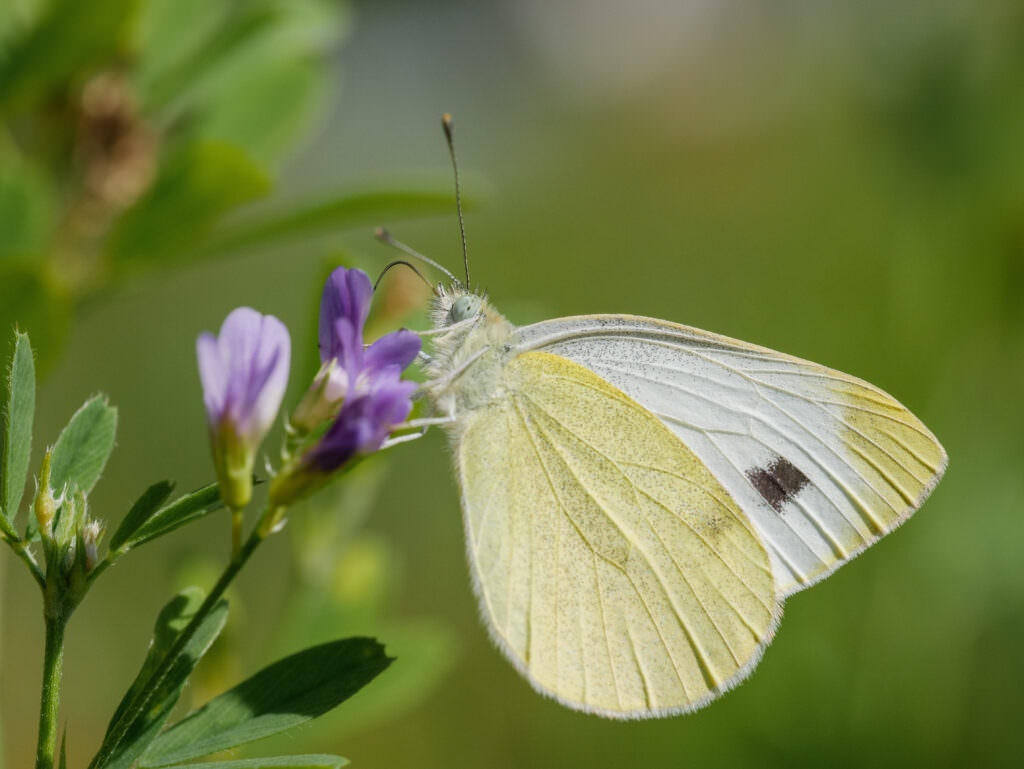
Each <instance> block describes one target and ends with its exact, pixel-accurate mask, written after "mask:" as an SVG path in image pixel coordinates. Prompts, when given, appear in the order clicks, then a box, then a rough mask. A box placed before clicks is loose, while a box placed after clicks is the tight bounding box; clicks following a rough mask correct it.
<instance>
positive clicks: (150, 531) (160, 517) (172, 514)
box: [118, 483, 224, 552]
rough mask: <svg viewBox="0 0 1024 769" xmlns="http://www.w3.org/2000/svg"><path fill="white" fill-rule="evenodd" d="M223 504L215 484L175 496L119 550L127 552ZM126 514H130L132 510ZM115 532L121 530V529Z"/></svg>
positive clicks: (123, 543)
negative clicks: (175, 497) (181, 495)
mask: <svg viewBox="0 0 1024 769" xmlns="http://www.w3.org/2000/svg"><path fill="white" fill-rule="evenodd" d="M158 485H159V484H158ZM146 493H147V494H148V493H149V492H148V491H147V492H146ZM143 496H145V495H143ZM140 501H141V500H140ZM222 507H224V502H223V501H221V498H220V487H219V486H218V485H217V484H216V483H211V484H210V485H209V486H203V487H202V488H201V489H196V490H195V491H193V492H190V493H189V494H186V495H185V496H183V497H178V499H176V500H174V501H173V502H171V504H169V505H165V506H164V507H161V508H160V509H159V510H157V511H156V512H155V513H153V514H152V515H151V516H150V517H149V518H148V519H147V520H146V521H145V522H144V523H142V525H140V526H139V527H138V528H137V529H135V531H134V532H132V534H131V536H129V537H128V538H127V539H125V541H124V542H122V543H121V545H120V550H121V551H122V552H127V551H128V550H130V549H131V548H133V547H136V546H138V545H141V544H142V543H143V542H149V541H150V540H151V539H156V538H157V537H162V536H163V535H164V534H167V533H169V532H172V531H174V530H175V529H177V528H179V527H181V526H184V525H185V524H186V523H191V522H192V521H195V520H198V519H199V518H202V517H203V516H205V515H209V514H210V513H212V512H213V511H214V510H220V508H222ZM133 509H134V508H133ZM128 515H129V517H130V516H131V513H129V514H128ZM126 520H127V519H126ZM118 532H120V528H119V529H118Z"/></svg>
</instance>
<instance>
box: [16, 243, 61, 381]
mask: <svg viewBox="0 0 1024 769" xmlns="http://www.w3.org/2000/svg"><path fill="white" fill-rule="evenodd" d="M42 263H43V260H42V259H40V260H39V264H38V265H32V264H27V265H25V264H2V260H0V264H2V266H0V360H9V359H10V356H11V355H13V353H14V344H13V341H14V334H13V333H12V329H14V327H15V325H17V327H18V328H19V329H20V330H21V331H26V332H28V333H29V334H31V335H32V342H33V344H34V345H35V349H36V356H37V357H36V376H38V377H40V378H42V377H43V376H45V374H46V371H47V369H48V368H49V367H50V365H51V364H52V363H53V361H54V360H55V359H56V357H57V354H58V353H59V352H60V348H61V346H62V344H63V342H64V338H65V336H66V335H67V331H68V326H69V323H68V320H69V318H70V315H71V307H70V302H69V300H68V298H67V296H66V295H65V294H63V293H62V292H60V291H59V290H57V289H56V288H55V287H54V285H53V283H52V281H51V280H49V279H48V278H47V277H46V276H45V274H44V272H43V267H42Z"/></svg>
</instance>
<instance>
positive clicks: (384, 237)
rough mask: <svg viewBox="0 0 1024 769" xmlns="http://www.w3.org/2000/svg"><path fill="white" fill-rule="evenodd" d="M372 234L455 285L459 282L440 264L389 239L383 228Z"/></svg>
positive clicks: (389, 234) (399, 242)
mask: <svg viewBox="0 0 1024 769" xmlns="http://www.w3.org/2000/svg"><path fill="white" fill-rule="evenodd" d="M374 234H375V235H376V236H377V240H379V241H381V242H382V243H387V244H388V245H389V246H391V247H392V248H397V249H398V250H399V251H401V252H402V253H403V254H405V255H406V256H411V257H412V258H413V259H419V260H420V261H421V262H425V263H426V264H429V265H430V266H431V267H433V268H434V269H435V270H440V271H441V272H443V273H444V274H445V275H447V276H448V277H449V278H451V279H452V280H453V281H455V282H456V283H458V282H459V279H458V278H456V277H455V276H454V275H452V274H451V273H450V272H449V271H448V270H446V269H445V268H444V267H442V266H441V265H440V264H438V263H437V262H435V261H434V260H433V259H431V258H430V257H429V256H424V255H423V254H421V253H420V252H419V251H415V250H413V249H412V248H409V246H407V245H405V243H403V242H402V241H400V240H395V239H394V238H393V237H391V233H390V232H388V231H387V230H385V229H384V228H383V227H378V228H377V231H376V232H375V233H374ZM389 266H390V265H389ZM410 266H411V265H410Z"/></svg>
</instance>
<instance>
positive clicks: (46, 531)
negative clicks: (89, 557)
mask: <svg viewBox="0 0 1024 769" xmlns="http://www.w3.org/2000/svg"><path fill="white" fill-rule="evenodd" d="M51 453H52V449H51V450H50V451H47V452H46V454H44V455H43V466H42V468H40V470H39V488H38V489H37V490H36V499H35V504H34V508H35V514H36V521H37V522H38V523H39V531H40V532H42V534H43V535H44V536H46V537H49V536H50V534H51V533H52V526H53V518H54V516H55V515H57V500H56V498H55V497H54V496H53V491H52V490H51V489H50V454H51Z"/></svg>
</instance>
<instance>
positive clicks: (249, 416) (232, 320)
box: [196, 307, 291, 509]
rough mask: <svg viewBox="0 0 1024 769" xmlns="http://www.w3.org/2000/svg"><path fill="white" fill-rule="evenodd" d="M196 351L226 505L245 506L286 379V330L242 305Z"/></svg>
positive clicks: (204, 335)
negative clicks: (256, 464) (257, 456)
mask: <svg viewBox="0 0 1024 769" xmlns="http://www.w3.org/2000/svg"><path fill="white" fill-rule="evenodd" d="M196 355H197V357H198V359H199V379H200V380H201V382H202V385H203V400H204V402H205V404H206V420H207V423H208V424H209V427H210V441H211V444H212V447H213V458H214V464H215V465H216V467H217V477H218V479H219V480H220V487H221V496H222V497H223V499H224V502H225V504H226V505H228V507H231V508H233V509H241V508H242V507H244V506H245V505H246V504H248V502H249V498H250V496H251V495H252V466H253V461H254V459H255V456H256V450H257V449H258V448H259V445H260V443H262V441H263V438H264V436H265V435H266V434H267V431H268V430H269V429H270V426H271V425H272V424H273V422H274V418H275V417H276V416H277V411H278V409H279V408H280V406H281V398H282V397H284V391H285V386H286V385H287V383H288V365H289V361H290V356H291V341H290V339H289V337H288V329H287V328H285V326H284V324H283V323H281V321H279V320H278V319H277V318H275V317H273V316H272V315H261V314H260V313H258V312H256V311H255V310H252V309H250V308H248V307H239V308H238V309H236V310H234V311H232V312H231V314H230V315H228V317H227V318H226V319H225V321H224V323H223V325H222V326H221V327H220V334H219V336H217V337H214V336H213V334H210V333H209V332H204V333H202V334H200V335H199V339H198V340H197V341H196Z"/></svg>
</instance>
